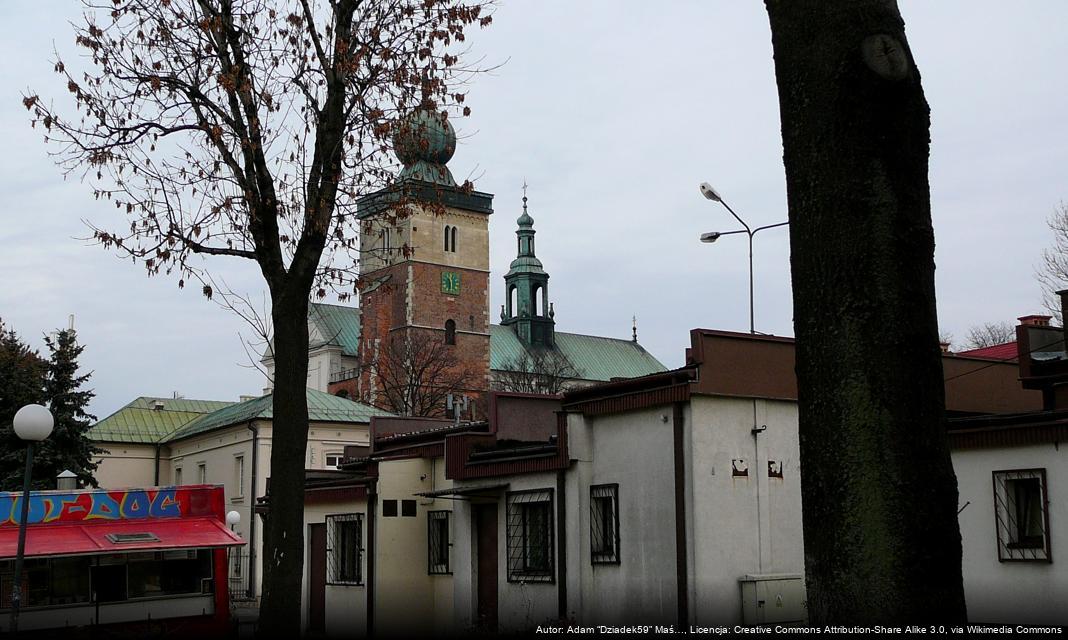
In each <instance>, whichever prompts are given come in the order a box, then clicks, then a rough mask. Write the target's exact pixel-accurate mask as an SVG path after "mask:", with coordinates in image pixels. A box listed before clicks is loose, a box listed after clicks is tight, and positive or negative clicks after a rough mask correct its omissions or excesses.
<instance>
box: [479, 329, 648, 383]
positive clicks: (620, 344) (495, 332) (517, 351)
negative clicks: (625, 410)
mask: <svg viewBox="0 0 1068 640" xmlns="http://www.w3.org/2000/svg"><path fill="white" fill-rule="evenodd" d="M555 341H556V348H557V349H559V350H560V352H561V354H563V356H564V357H565V358H567V359H568V360H569V361H570V362H571V364H572V366H574V367H575V369H576V370H578V371H579V372H580V374H581V376H582V379H583V380H610V379H612V378H635V377H638V376H644V375H648V374H650V373H657V372H660V371H667V367H665V366H664V365H663V364H661V363H660V361H659V360H657V359H656V358H654V357H653V356H652V354H650V353H649V352H648V351H646V350H645V349H643V348H642V346H641V345H639V344H638V343H637V342H632V341H630V340H619V339H616V338H602V337H600V336H586V335H581V334H578V333H563V332H561V331H556V332H555ZM525 349H526V347H524V346H523V343H522V342H520V340H519V338H517V337H516V335H515V332H514V331H512V329H511V328H509V327H502V326H500V325H496V324H493V325H490V369H494V370H497V371H500V370H503V369H504V368H505V366H507V365H508V364H509V363H511V362H516V361H518V360H519V359H520V358H521V357H522V355H523V353H524V351H525Z"/></svg>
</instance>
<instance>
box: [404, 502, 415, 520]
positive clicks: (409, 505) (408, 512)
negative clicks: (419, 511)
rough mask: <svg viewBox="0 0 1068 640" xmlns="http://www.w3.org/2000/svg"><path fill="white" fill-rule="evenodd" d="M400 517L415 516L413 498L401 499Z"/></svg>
mask: <svg viewBox="0 0 1068 640" xmlns="http://www.w3.org/2000/svg"><path fill="white" fill-rule="evenodd" d="M401 517H403V518H414V517H415V500H401Z"/></svg>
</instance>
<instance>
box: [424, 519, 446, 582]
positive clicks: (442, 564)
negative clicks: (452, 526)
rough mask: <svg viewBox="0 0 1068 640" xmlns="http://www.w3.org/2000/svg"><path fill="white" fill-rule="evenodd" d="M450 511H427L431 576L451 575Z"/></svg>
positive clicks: (428, 571) (429, 571) (429, 569)
mask: <svg viewBox="0 0 1068 640" xmlns="http://www.w3.org/2000/svg"><path fill="white" fill-rule="evenodd" d="M450 513H451V512H449V511H427V513H426V518H427V556H428V558H429V559H428V567H429V568H428V570H427V573H431V574H447V573H449V547H451V546H452V545H451V544H450V543H449V514H450Z"/></svg>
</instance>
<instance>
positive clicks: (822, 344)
mask: <svg viewBox="0 0 1068 640" xmlns="http://www.w3.org/2000/svg"><path fill="white" fill-rule="evenodd" d="M765 2H766V7H767V11H768V16H769V18H770V21H771V32H772V44H773V48H774V54H775V73H776V79H777V82H778V90H779V107H780V112H781V120H782V136H783V151H784V164H785V168H786V183H787V194H788V199H789V209H790V243H791V254H792V255H791V268H792V276H793V287H794V327H795V332H796V336H797V381H798V396H799V413H800V417H799V419H800V441H801V468H802V469H801V471H802V473H801V486H802V501H803V517H804V542H805V573H806V577H807V581H808V610H809V611H808V612H809V618H810V621H811V622H813V623H816V624H819V623H828V622H830V623H860V624H863V623H880V622H881V623H890V622H899V623H915V624H923V623H926V622H935V621H937V622H942V623H951V622H953V623H959V622H963V621H964V620H965V616H966V612H965V605H964V595H963V586H962V580H961V541H960V531H959V528H958V524H957V484H956V477H955V476H954V473H953V468H952V465H951V462H950V457H949V447H948V442H947V438H946V434H945V421H944V420H945V417H944V412H945V397H944V396H945V391H944V383H943V377H942V364H941V357H940V349H939V344H938V340H939V339H938V323H937V318H936V311H935V291H934V233H933V229H932V226H931V206H930V190H929V185H928V157H929V153H930V135H929V130H930V110H929V107H928V105H927V101H926V99H925V98H924V94H923V89H922V87H921V84H920V74H919V71H918V70H917V68H916V65H915V62H914V60H913V57H912V53H911V51H910V50H909V47H908V42H907V40H906V39H905V32H904V22H903V21H902V19H901V14H900V12H899V10H898V8H897V4H896V2H895V1H894V0H810V1H798V0H765Z"/></svg>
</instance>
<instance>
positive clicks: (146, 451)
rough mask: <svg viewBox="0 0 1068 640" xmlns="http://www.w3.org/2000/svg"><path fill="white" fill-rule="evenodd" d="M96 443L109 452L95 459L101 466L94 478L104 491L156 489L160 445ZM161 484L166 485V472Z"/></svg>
mask: <svg viewBox="0 0 1068 640" xmlns="http://www.w3.org/2000/svg"><path fill="white" fill-rule="evenodd" d="M94 444H97V446H99V447H100V448H101V449H104V450H105V451H107V453H103V454H100V455H99V456H98V457H96V458H94V460H95V461H96V462H97V463H98V466H97V468H96V472H95V473H94V474H93V475H94V477H95V478H96V481H97V482H98V483H99V484H100V486H101V487H102V488H105V489H121V488H124V487H150V486H152V484H153V480H155V473H156V445H154V444H126V443H117V442H104V443H94ZM160 482H161V483H162V482H164V476H163V475H162V471H161V475H160Z"/></svg>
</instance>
